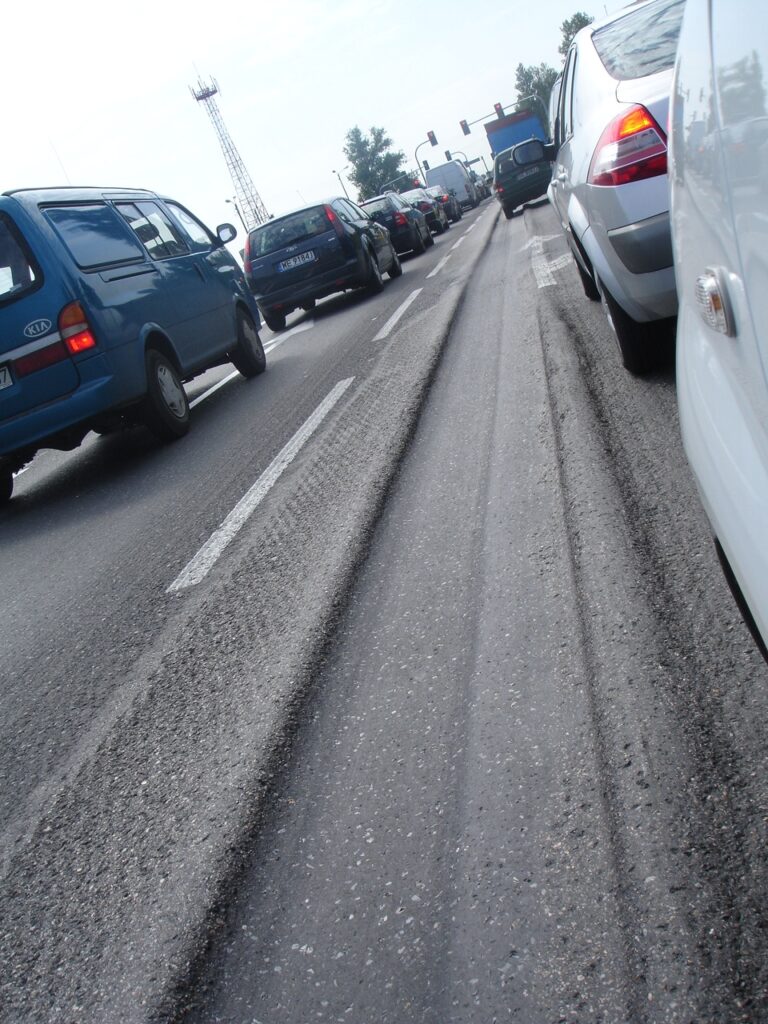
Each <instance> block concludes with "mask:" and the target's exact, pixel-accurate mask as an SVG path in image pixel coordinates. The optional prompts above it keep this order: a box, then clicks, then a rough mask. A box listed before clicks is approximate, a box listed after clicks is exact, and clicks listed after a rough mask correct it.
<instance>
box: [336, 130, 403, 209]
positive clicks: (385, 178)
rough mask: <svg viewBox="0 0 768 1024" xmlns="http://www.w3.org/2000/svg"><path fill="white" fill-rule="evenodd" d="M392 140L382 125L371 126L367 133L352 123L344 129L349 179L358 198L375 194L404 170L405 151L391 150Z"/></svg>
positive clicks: (367, 197)
mask: <svg viewBox="0 0 768 1024" xmlns="http://www.w3.org/2000/svg"><path fill="white" fill-rule="evenodd" d="M391 149H392V140H391V139H390V138H389V136H388V135H387V134H386V132H385V131H384V129H383V128H371V130H370V132H369V133H368V134H367V135H366V134H364V133H363V132H361V131H360V129H359V128H358V127H357V125H355V127H354V128H351V129H350V130H349V131H348V132H347V136H346V144H345V146H344V156H346V158H347V160H348V161H349V164H350V167H351V171H350V175H349V180H350V181H351V182H352V183H353V184H354V185H355V186H356V188H357V190H358V192H359V193H360V198H361V199H370V197H371V196H375V195H378V193H379V192H380V191H381V189H382V188H383V187H384V186H385V185H386V184H388V183H389V182H391V181H393V179H395V178H397V176H398V174H401V173H402V172H403V170H404V168H403V161H404V160H405V154H404V153H402V152H401V151H399V150H398V151H397V152H394V153H392V152H390V150H391Z"/></svg>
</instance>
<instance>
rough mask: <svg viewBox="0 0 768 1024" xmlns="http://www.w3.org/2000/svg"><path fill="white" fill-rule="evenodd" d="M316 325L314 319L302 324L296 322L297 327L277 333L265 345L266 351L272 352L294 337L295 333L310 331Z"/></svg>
mask: <svg viewBox="0 0 768 1024" xmlns="http://www.w3.org/2000/svg"><path fill="white" fill-rule="evenodd" d="M314 326H315V321H314V320H306V321H305V322H304V323H302V324H296V326H295V327H291V329H290V330H289V331H283V333H282V334H278V335H276V336H275V337H274V338H272V339H271V340H270V341H268V342H267V343H266V345H265V346H264V351H265V352H271V351H272V349H273V348H277V346H278V345H282V343H283V342H284V341H287V340H288V338H290V337H292V336H293V335H294V334H301V332H302V331H308V330H309V329H310V328H312V327H314Z"/></svg>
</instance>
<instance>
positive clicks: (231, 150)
mask: <svg viewBox="0 0 768 1024" xmlns="http://www.w3.org/2000/svg"><path fill="white" fill-rule="evenodd" d="M197 86H198V87H197V89H193V88H192V87H191V86H190V92H191V93H192V95H193V96H194V97H195V99H196V100H197V102H198V103H204V104H205V109H206V110H207V111H208V116H209V117H210V119H211V121H213V127H214V128H215V129H216V134H217V135H218V137H219V142H220V143H221V149H222V152H223V153H224V159H225V160H226V161H227V168H228V170H229V174H230V177H231V178H232V184H233V185H234V186H235V195H236V196H237V200H238V203H239V204H240V210H241V211H242V216H243V220H244V221H245V226H246V228H247V229H248V230H249V231H250V230H251V228H255V227H256V226H257V225H258V224H263V223H264V221H266V220H269V214H268V213H267V211H266V208H265V206H264V203H262V201H261V196H260V195H259V193H258V192H257V191H256V186H255V185H254V184H253V182H252V181H251V176H250V174H249V173H248V171H247V170H246V169H245V164H244V163H243V158H242V157H241V156H240V154H239V153H238V151H237V147H236V146H235V144H234V142H233V141H232V138H231V137H230V134H229V132H228V131H227V126H226V125H225V124H224V119H223V117H222V116H221V113H220V111H219V107H218V104H217V103H216V94H217V93H218V91H219V86H218V83H217V82H216V79H215V78H212V79H211V81H210V83H209V84H208V85H206V84H205V83H204V82H203V80H202V79H201V78H198V80H197Z"/></svg>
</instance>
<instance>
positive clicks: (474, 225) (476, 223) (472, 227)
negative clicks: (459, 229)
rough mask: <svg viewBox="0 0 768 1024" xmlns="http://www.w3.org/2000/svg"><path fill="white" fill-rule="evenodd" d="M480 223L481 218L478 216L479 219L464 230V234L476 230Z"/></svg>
mask: <svg viewBox="0 0 768 1024" xmlns="http://www.w3.org/2000/svg"><path fill="white" fill-rule="evenodd" d="M479 223H480V218H479V217H478V219H477V220H476V221H475V223H474V224H470V226H469V227H468V228H467V230H466V231H465V232H464V234H465V235H468V234H469V232H470V231H474V230H475V228H476V227H477V225H478V224H479Z"/></svg>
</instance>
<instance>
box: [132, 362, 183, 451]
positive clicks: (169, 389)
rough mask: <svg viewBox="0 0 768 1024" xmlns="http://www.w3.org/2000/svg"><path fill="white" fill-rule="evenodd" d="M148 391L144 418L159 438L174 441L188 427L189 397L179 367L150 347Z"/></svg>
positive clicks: (146, 424)
mask: <svg viewBox="0 0 768 1024" xmlns="http://www.w3.org/2000/svg"><path fill="white" fill-rule="evenodd" d="M144 358H145V362H146V367H147V394H146V397H145V399H144V401H143V403H142V409H141V420H142V422H143V423H144V424H145V426H147V427H149V429H150V430H151V431H152V433H153V434H154V435H155V437H156V438H157V439H158V440H159V441H175V440H176V439H177V438H179V437H183V436H184V435H185V434H186V433H187V431H188V430H189V399H188V398H187V393H186V391H185V390H184V387H183V385H182V383H181V378H180V377H179V375H178V373H177V371H176V367H175V366H174V365H173V363H172V362H171V361H170V359H168V358H166V356H164V355H163V353H162V352H158V351H157V349H155V348H150V349H148V350H147V354H146V356H145V357H144Z"/></svg>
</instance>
